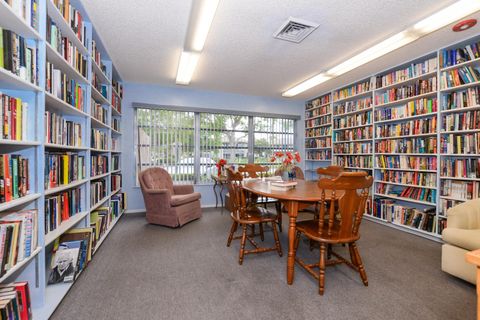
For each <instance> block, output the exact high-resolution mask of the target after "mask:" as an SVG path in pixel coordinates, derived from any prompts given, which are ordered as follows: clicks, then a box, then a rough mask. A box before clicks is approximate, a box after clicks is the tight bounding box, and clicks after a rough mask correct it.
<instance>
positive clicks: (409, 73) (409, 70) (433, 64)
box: [376, 57, 437, 89]
mask: <svg viewBox="0 0 480 320" xmlns="http://www.w3.org/2000/svg"><path fill="white" fill-rule="evenodd" d="M436 70H437V58H436V57H435V58H431V59H427V60H425V61H423V62H419V63H412V64H410V65H409V66H408V67H406V68H402V69H398V70H394V71H392V72H389V73H387V74H384V75H380V76H377V78H376V88H377V89H380V88H383V87H386V86H391V85H394V84H396V83H399V82H403V81H406V80H409V79H412V78H415V77H419V76H421V75H424V74H427V73H430V72H434V71H436Z"/></svg>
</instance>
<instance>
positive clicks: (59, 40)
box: [46, 16, 87, 77]
mask: <svg viewBox="0 0 480 320" xmlns="http://www.w3.org/2000/svg"><path fill="white" fill-rule="evenodd" d="M46 40H47V42H48V43H49V44H50V45H51V46H52V48H53V49H54V50H56V51H57V52H58V53H59V54H60V55H61V56H62V57H63V59H65V61H66V62H68V64H69V65H70V66H72V67H73V68H74V69H75V70H77V72H78V73H80V74H81V75H82V76H83V77H87V59H86V58H85V56H83V55H82V54H81V53H80V51H79V50H78V48H77V47H75V46H74V45H73V43H72V41H71V40H69V39H68V38H67V37H64V36H63V35H62V31H61V30H60V29H59V28H58V27H57V25H56V24H55V22H53V21H52V19H51V18H50V16H47V39H46Z"/></svg>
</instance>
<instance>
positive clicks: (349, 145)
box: [333, 141, 373, 154]
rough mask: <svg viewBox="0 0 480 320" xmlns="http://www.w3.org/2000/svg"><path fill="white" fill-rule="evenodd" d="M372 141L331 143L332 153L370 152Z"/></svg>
mask: <svg viewBox="0 0 480 320" xmlns="http://www.w3.org/2000/svg"><path fill="white" fill-rule="evenodd" d="M372 151H373V148H372V142H371V141H370V142H343V143H335V144H334V145H333V153H334V154H342V153H347V154H351V153H372Z"/></svg>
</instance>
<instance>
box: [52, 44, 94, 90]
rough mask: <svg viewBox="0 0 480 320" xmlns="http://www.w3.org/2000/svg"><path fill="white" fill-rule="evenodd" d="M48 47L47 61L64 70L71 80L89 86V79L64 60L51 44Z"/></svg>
mask: <svg viewBox="0 0 480 320" xmlns="http://www.w3.org/2000/svg"><path fill="white" fill-rule="evenodd" d="M46 47H47V61H49V62H51V63H53V66H54V67H56V68H59V69H60V70H62V71H63V72H64V73H65V74H67V75H68V76H69V78H70V79H74V80H75V81H77V82H78V83H80V84H88V80H87V78H85V77H84V76H83V75H81V74H80V72H78V71H77V70H76V69H75V68H74V67H72V66H71V65H70V63H68V61H67V60H65V58H63V57H62V56H61V55H60V53H58V52H57V50H55V49H54V48H53V47H52V46H51V45H50V43H48V42H46Z"/></svg>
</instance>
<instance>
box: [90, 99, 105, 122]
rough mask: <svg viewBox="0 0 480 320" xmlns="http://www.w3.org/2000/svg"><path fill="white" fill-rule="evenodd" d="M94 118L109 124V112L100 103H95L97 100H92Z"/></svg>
mask: <svg viewBox="0 0 480 320" xmlns="http://www.w3.org/2000/svg"><path fill="white" fill-rule="evenodd" d="M91 106H92V116H93V117H94V118H95V119H97V120H98V121H100V122H101V123H103V124H107V119H108V110H107V109H106V108H104V107H103V106H102V105H101V104H100V103H97V102H95V100H93V99H92V103H91Z"/></svg>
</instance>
